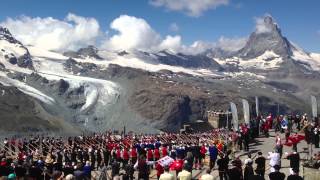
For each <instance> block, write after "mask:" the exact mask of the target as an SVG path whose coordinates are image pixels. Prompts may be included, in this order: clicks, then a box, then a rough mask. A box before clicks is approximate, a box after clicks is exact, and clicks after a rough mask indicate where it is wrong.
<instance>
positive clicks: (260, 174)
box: [256, 168, 265, 177]
mask: <svg viewBox="0 0 320 180" xmlns="http://www.w3.org/2000/svg"><path fill="white" fill-rule="evenodd" d="M256 173H257V175H259V176H262V177H264V173H265V168H259V169H258V168H257V169H256Z"/></svg>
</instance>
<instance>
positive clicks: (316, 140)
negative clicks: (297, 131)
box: [313, 125, 320, 148]
mask: <svg viewBox="0 0 320 180" xmlns="http://www.w3.org/2000/svg"><path fill="white" fill-rule="evenodd" d="M313 133H314V146H315V148H319V133H320V127H319V125H317V126H316V127H315V128H314V130H313Z"/></svg>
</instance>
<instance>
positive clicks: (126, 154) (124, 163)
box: [122, 148, 130, 167]
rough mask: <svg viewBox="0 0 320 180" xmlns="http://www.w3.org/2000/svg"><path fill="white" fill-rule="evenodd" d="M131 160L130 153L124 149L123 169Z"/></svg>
mask: <svg viewBox="0 0 320 180" xmlns="http://www.w3.org/2000/svg"><path fill="white" fill-rule="evenodd" d="M129 158H130V157H129V152H128V150H127V148H124V149H123V151H122V159H123V160H122V162H123V164H122V167H125V166H126V165H127V164H128V162H129Z"/></svg>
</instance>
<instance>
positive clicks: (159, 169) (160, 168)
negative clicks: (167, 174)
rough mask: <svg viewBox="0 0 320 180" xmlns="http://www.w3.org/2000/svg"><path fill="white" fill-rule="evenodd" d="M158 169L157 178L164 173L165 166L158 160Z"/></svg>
mask: <svg viewBox="0 0 320 180" xmlns="http://www.w3.org/2000/svg"><path fill="white" fill-rule="evenodd" d="M156 170H157V179H159V178H160V175H161V174H163V173H164V168H163V167H162V166H161V164H160V163H158V162H156Z"/></svg>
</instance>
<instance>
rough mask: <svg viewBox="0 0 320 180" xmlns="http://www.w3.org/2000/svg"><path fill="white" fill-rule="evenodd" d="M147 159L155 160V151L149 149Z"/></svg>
mask: <svg viewBox="0 0 320 180" xmlns="http://www.w3.org/2000/svg"><path fill="white" fill-rule="evenodd" d="M147 159H148V161H153V153H152V150H151V149H148V152H147Z"/></svg>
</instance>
